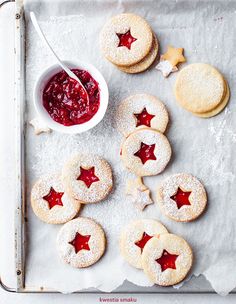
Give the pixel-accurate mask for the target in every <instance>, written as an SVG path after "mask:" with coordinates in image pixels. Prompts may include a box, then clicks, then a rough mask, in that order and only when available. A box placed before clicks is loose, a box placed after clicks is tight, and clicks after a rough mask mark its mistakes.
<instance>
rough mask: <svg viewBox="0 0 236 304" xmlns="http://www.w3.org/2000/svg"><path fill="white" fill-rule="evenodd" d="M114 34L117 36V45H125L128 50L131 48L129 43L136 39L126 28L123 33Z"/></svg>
mask: <svg viewBox="0 0 236 304" xmlns="http://www.w3.org/2000/svg"><path fill="white" fill-rule="evenodd" d="M116 35H117V36H118V38H119V44H118V47H120V46H125V47H127V48H128V49H129V50H130V49H131V45H132V43H133V42H135V41H136V40H137V39H136V38H134V37H133V36H132V35H131V33H130V30H128V32H126V33H124V34H119V33H116Z"/></svg>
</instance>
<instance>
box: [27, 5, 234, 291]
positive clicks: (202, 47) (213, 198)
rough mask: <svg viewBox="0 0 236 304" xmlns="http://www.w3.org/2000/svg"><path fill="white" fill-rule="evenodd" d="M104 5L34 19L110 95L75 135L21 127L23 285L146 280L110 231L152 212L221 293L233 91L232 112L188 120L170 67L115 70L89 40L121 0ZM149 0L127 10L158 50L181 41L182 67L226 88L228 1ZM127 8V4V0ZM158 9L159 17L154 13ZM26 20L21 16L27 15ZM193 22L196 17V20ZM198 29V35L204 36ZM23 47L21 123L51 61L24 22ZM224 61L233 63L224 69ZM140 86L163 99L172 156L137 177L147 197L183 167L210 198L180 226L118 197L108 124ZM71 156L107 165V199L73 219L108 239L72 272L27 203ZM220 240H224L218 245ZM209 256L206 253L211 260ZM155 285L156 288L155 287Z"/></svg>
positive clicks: (119, 177)
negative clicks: (142, 21) (217, 76)
mask: <svg viewBox="0 0 236 304" xmlns="http://www.w3.org/2000/svg"><path fill="white" fill-rule="evenodd" d="M108 2H109V3H108ZM108 2H107V1H104V2H102V4H99V3H100V1H95V2H93V3H92V5H90V4H88V1H81V2H80V3H79V9H77V11H76V10H75V8H74V6H75V3H74V2H71V3H69V2H68V3H67V5H64V6H60V15H67V14H68V11H69V12H70V14H75V13H78V12H79V14H78V15H77V16H73V15H70V16H63V17H62V16H55V17H52V18H53V20H47V21H44V22H40V25H41V26H42V28H43V30H44V32H45V33H46V35H47V38H48V40H49V42H50V43H51V45H52V46H53V48H54V50H55V51H56V53H57V54H58V55H59V56H60V57H61V58H62V59H69V60H72V61H78V60H82V61H83V60H85V61H87V62H91V63H93V64H95V66H96V67H97V68H98V69H99V70H100V71H101V72H102V74H103V75H104V77H105V79H106V81H107V83H108V86H109V93H110V100H109V106H108V111H107V113H106V115H105V117H104V119H103V121H102V122H101V123H100V124H99V125H98V126H97V127H95V128H94V129H93V130H91V131H89V132H86V133H84V134H79V135H73V136H72V135H65V134H59V133H56V132H52V133H51V134H42V135H40V136H35V135H34V134H33V129H32V128H31V127H30V128H29V127H28V126H27V131H26V145H25V146H26V178H27V193H28V196H27V198H28V199H27V207H28V208H27V209H28V210H27V211H28V212H27V215H28V225H27V227H28V231H27V232H28V242H27V267H26V282H25V283H26V287H32V286H37V287H40V286H43V287H46V288H52V289H55V290H59V291H63V292H74V291H77V290H81V289H85V288H89V287H95V288H98V289H99V290H103V291H108V292H109V291H112V290H115V289H116V288H117V287H118V286H119V285H121V284H122V283H123V282H124V280H126V279H128V280H129V281H130V282H133V283H135V284H137V285H140V286H150V282H149V280H148V279H147V278H146V276H145V275H144V274H143V272H142V271H140V270H137V269H135V268H133V267H129V266H128V264H127V263H126V262H125V261H124V259H123V258H122V256H121V255H120V251H119V235H120V232H121V230H122V228H123V227H124V226H125V225H126V224H127V223H129V222H130V221H131V220H133V219H142V218H154V219H159V220H161V222H163V223H164V224H165V225H166V226H167V228H168V230H170V231H171V232H173V233H177V234H178V235H181V236H184V238H185V239H186V240H188V242H189V243H190V244H191V246H192V247H193V251H194V256H195V257H196V258H195V259H194V268H193V273H194V274H196V275H199V274H201V273H203V272H205V271H206V270H209V271H208V277H210V281H211V283H215V284H214V285H213V286H214V288H216V290H217V292H221V291H222V289H223V290H224V291H225V290H226V292H229V291H230V290H231V289H232V288H233V286H235V284H233V279H232V277H231V276H230V275H229V276H228V275H227V273H229V274H231V273H232V266H233V265H235V264H236V263H233V262H232V261H235V256H236V255H235V252H236V243H235V241H234V240H235V233H234V231H235V225H236V224H235V223H236V222H235V213H236V204H235V197H236V190H235V185H234V182H235V168H236V163H235V160H234V157H233V156H234V154H235V148H236V143H235V142H234V138H233V135H232V134H231V132H230V131H227V129H229V130H232V132H234V130H236V129H235V124H236V123H235V122H236V119H235V118H234V117H235V113H234V112H235V111H233V107H234V97H235V95H234V92H233V90H232V92H231V93H232V96H231V101H230V102H229V104H228V106H227V108H230V110H232V113H231V114H229V113H228V114H227V116H224V114H223V113H221V114H220V115H218V116H216V117H213V118H211V119H207V120H204V119H200V118H197V117H194V116H192V115H191V113H188V112H186V111H184V110H183V109H182V108H180V107H179V106H178V105H177V104H176V102H175V99H174V97H173V86H174V83H175V79H176V76H177V75H178V73H179V72H178V73H175V74H172V75H171V76H170V77H169V78H168V79H164V78H163V77H162V75H161V74H160V73H158V72H157V71H156V69H150V70H149V71H147V72H145V73H142V74H140V75H127V74H125V73H122V72H120V71H119V70H118V69H116V68H114V66H113V65H111V64H110V63H109V62H107V60H105V59H104V58H103V56H102V54H101V53H100V52H99V41H98V40H99V39H98V37H99V33H100V30H101V28H102V27H103V25H104V23H105V22H106V20H108V19H109V18H110V16H112V15H116V14H117V13H121V12H122V11H123V9H124V5H123V1H119V2H117V3H116V4H114V5H111V4H110V1H108ZM153 3H154V2H152V1H151V2H150V3H149V4H150V7H151V8H153V9H150V10H149V13H148V15H146V12H147V7H148V5H149V4H147V3H146V2H145V4H144V5H139V6H137V10H136V11H137V13H138V14H139V15H141V16H146V17H147V19H148V21H149V22H150V24H151V26H152V28H153V30H154V31H155V33H156V34H157V37H158V39H159V41H160V42H161V45H162V46H163V48H165V47H166V46H167V45H168V44H169V41H172V43H173V45H176V46H177V45H178V46H184V48H185V50H186V52H187V53H186V55H187V59H188V62H189V63H190V62H209V63H211V64H213V65H214V66H216V67H218V68H219V70H220V71H221V72H222V73H224V77H225V78H226V80H227V82H228V83H229V85H230V86H231V88H232V87H233V83H234V73H233V70H234V69H235V61H234V57H232V54H233V52H234V45H233V43H231V42H232V41H234V33H233V31H232V24H233V23H234V22H235V20H234V17H235V14H234V13H233V15H232V16H231V12H230V10H231V6H230V5H229V6H228V7H227V8H226V6H221V4H220V2H217V4H216V3H212V5H211V6H210V5H209V4H208V3H201V5H200V6H198V4H196V5H195V6H194V9H192V4H189V9H187V10H184V9H182V8H181V7H178V14H177V15H176V10H175V6H173V9H172V10H170V9H169V6H167V5H163V1H160V2H159V1H158V3H157V2H156V3H155V5H154V6H153ZM132 5H134V7H136V4H135V3H133V4H132ZM48 6H49V7H50V4H49V2H48V3H47V6H40V10H39V11H38V14H37V16H38V17H39V20H41V18H42V19H44V20H45V15H44V14H45V13H47V12H48V10H47V12H46V10H44V7H45V8H48ZM88 6H89V9H88ZM219 7H222V9H228V16H227V18H224V23H223V24H222V25H221V26H220V27H219V26H218V24H217V22H213V21H212V20H213V17H214V15H215V14H216V12H218V11H219ZM158 8H162V9H158ZM95 11H96V13H95ZM36 12H37V11H36ZM157 12H158V18H156V16H157ZM232 12H234V10H232ZM53 14H54V11H53ZM167 15H168V18H167V17H166V16H167ZM26 19H27V20H28V19H29V18H28V13H27V11H26ZM196 20H199V22H197V23H196ZM170 29H171V30H170ZM206 29H207V36H206V35H204V33H205V30H206ZM225 33H227V35H228V36H227V40H225ZM189 37H191V39H189ZM222 41H225V42H226V45H227V48H224V49H223V48H222V49H221V48H218V49H217V50H215V49H214V45H218V46H219V45H222ZM26 43H27V45H26V103H27V109H26V110H27V113H26V114H27V121H30V120H31V119H32V118H33V117H35V116H36V114H35V111H34V107H33V98H32V95H33V87H34V84H35V81H36V79H37V78H38V77H39V75H40V74H41V73H42V72H43V70H44V68H47V67H49V66H50V65H51V64H54V63H56V62H55V61H54V59H53V57H52V55H51V54H50V53H49V52H48V50H47V48H45V47H44V44H43V43H42V42H41V41H40V39H39V38H38V36H37V34H36V32H35V31H34V29H33V28H32V24H31V22H29V21H27V26H26ZM192 50H195V51H192ZM225 50H227V51H225ZM222 56H223V57H224V60H222V58H223V57H222ZM226 63H227V64H226ZM228 63H230V66H231V67H232V68H229V66H228ZM143 92H146V93H149V94H152V95H154V96H157V97H158V98H160V100H162V101H163V102H164V103H165V104H166V105H167V108H168V111H169V114H170V118H171V123H170V128H169V130H168V134H167V137H168V139H169V141H170V142H171V146H172V148H173V155H172V159H171V161H170V163H169V165H168V166H167V167H166V169H165V171H164V172H163V173H162V174H160V175H158V176H155V177H154V176H153V177H147V178H145V184H147V185H148V187H149V188H150V189H151V190H152V194H153V199H154V200H155V198H156V187H157V184H159V183H160V182H161V181H162V180H163V178H165V177H168V176H169V175H171V174H174V173H176V172H189V173H192V174H194V175H196V176H197V177H199V178H200V179H201V181H202V182H203V183H204V185H205V186H206V189H207V193H208V194H209V204H208V208H207V210H206V213H204V215H203V216H202V217H200V218H199V219H198V220H197V221H194V222H192V223H187V224H181V223H176V222H174V221H171V220H168V218H167V217H166V216H164V215H162V214H161V212H160V210H159V208H157V206H156V204H155V205H154V204H153V205H150V206H148V208H146V209H145V210H144V211H142V212H140V211H139V210H137V209H136V208H134V206H133V204H132V202H131V201H130V200H129V198H128V197H127V196H126V195H125V184H126V180H127V179H130V178H131V177H132V174H131V173H129V172H128V170H126V169H125V168H124V166H123V165H122V163H121V161H120V156H119V153H120V144H121V140H122V139H121V136H120V135H119V133H118V131H117V130H116V129H115V127H114V121H115V115H114V112H115V111H116V110H117V107H118V105H119V103H120V101H121V100H123V99H124V98H126V97H127V96H130V95H133V94H137V93H143ZM222 120H227V124H225V125H224V128H223V129H224V132H222V133H221V135H220V140H219V141H217V142H216V138H217V136H218V135H217V134H218V133H220V132H221V131H220V129H221V126H220V124H221V121H222ZM211 124H212V125H213V127H214V129H215V132H216V134H212V133H211V131H210V130H209V129H208V128H209V127H211ZM77 153H85V154H86V153H92V154H97V155H99V156H101V157H102V158H104V159H106V160H107V161H108V162H109V164H111V167H112V170H113V175H114V186H113V191H112V192H111V194H110V195H109V196H108V197H107V198H106V200H104V201H102V202H101V203H97V204H90V205H86V206H84V207H83V208H82V210H81V211H80V215H82V216H86V217H91V218H93V219H95V220H96V222H97V223H99V224H101V225H102V227H103V229H104V231H105V234H106V237H107V240H108V242H107V247H106V251H105V254H104V256H103V257H102V259H101V260H100V261H99V262H98V263H96V264H94V265H93V266H92V267H89V268H86V269H80V270H77V269H73V268H72V267H69V266H68V265H64V264H63V263H62V262H61V261H60V259H59V258H58V252H57V250H56V246H55V243H56V242H55V240H56V236H57V233H58V230H59V229H60V227H59V226H57V225H46V224H44V223H42V222H41V221H38V220H37V218H36V216H35V215H34V214H33V213H32V209H31V207H30V203H29V202H30V192H31V189H32V186H33V184H34V183H35V181H36V180H37V179H38V178H39V177H40V176H41V175H43V174H45V173H52V172H60V171H61V169H62V167H63V165H64V164H65V162H66V161H67V160H68V159H69V158H70V157H71V156H72V155H74V154H77ZM216 235H217V238H216ZM226 236H227V242H225V238H226ZM209 244H210V246H209ZM45 247H46V248H47V250H45ZM209 256H211V259H210V260H209ZM228 257H231V261H230V263H229V262H227V261H228V260H229V259H228ZM219 260H220V261H222V264H224V275H221V268H220V269H219V266H218V265H219V263H217V261H219ZM107 269H109V271H107ZM39 273H40V276H39ZM48 273H50V276H49V275H48ZM191 274H192V273H191ZM210 274H211V275H210ZM186 285H187V284H186ZM229 286H231V287H229ZM186 287H187V286H186ZM155 290H156V291H158V290H159V289H158V286H156V287H155Z"/></svg>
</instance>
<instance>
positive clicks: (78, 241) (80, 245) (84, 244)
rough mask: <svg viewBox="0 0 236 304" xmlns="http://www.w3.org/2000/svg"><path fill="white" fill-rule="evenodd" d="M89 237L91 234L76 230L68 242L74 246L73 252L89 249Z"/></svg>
mask: <svg viewBox="0 0 236 304" xmlns="http://www.w3.org/2000/svg"><path fill="white" fill-rule="evenodd" d="M90 237H91V235H82V234H80V233H79V232H77V233H76V235H75V238H74V239H73V240H72V241H71V242H69V244H70V245H72V246H74V248H75V253H77V252H79V251H80V250H90V247H89V244H88V242H89V239H90Z"/></svg>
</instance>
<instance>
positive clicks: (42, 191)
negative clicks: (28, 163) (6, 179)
mask: <svg viewBox="0 0 236 304" xmlns="http://www.w3.org/2000/svg"><path fill="white" fill-rule="evenodd" d="M31 205H32V209H33V211H34V213H35V215H37V216H38V217H39V218H40V219H41V220H42V221H44V222H46V223H49V224H63V223H66V222H68V221H69V220H71V219H72V218H74V217H75V216H76V214H77V213H78V212H79V210H80V206H81V204H80V202H79V201H77V200H75V199H74V198H71V197H70V196H69V195H68V193H66V192H65V187H64V185H63V183H62V181H61V177H60V175H59V174H52V175H44V176H43V177H41V178H40V179H39V180H38V181H37V182H36V183H35V185H34V187H33V189H32V192H31Z"/></svg>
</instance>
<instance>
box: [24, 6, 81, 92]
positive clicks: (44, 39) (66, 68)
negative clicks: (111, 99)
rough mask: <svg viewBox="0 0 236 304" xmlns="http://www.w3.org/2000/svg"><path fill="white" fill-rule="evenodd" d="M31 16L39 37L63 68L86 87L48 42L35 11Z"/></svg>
mask: <svg viewBox="0 0 236 304" xmlns="http://www.w3.org/2000/svg"><path fill="white" fill-rule="evenodd" d="M30 18H31V21H32V23H33V25H34V28H35V30H36V31H37V33H38V35H39V37H40V38H41V40H42V41H43V42H44V43H45V45H46V46H47V47H48V48H49V50H50V51H51V52H52V54H53V55H54V57H55V58H56V59H57V62H58V64H59V65H60V66H61V67H62V69H63V70H64V71H65V72H66V73H67V74H68V75H69V76H70V77H71V78H73V79H75V80H76V81H78V83H79V84H80V85H81V86H82V87H83V88H84V86H83V84H82V83H81V81H80V79H79V78H78V77H77V76H76V75H75V74H74V73H73V72H72V71H71V70H70V69H69V68H68V67H67V66H66V65H64V64H63V63H62V62H61V60H60V58H59V57H58V56H57V54H56V53H55V52H54V50H53V49H52V47H51V45H50V44H49V43H48V41H47V38H46V37H45V35H44V33H43V31H42V29H41V28H40V26H39V24H38V21H37V19H36V16H35V14H34V12H30ZM84 90H85V92H86V93H87V91H86V89H85V88H84Z"/></svg>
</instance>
